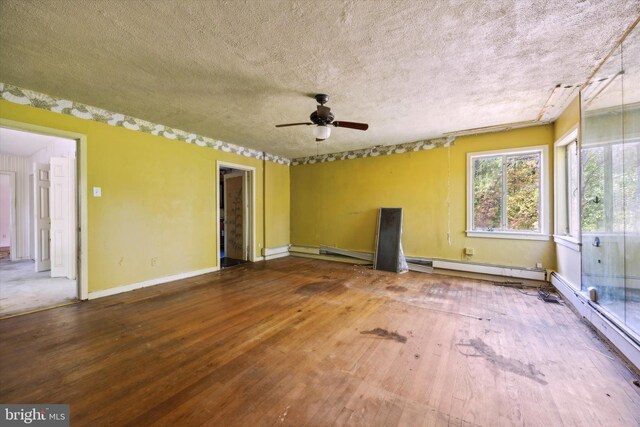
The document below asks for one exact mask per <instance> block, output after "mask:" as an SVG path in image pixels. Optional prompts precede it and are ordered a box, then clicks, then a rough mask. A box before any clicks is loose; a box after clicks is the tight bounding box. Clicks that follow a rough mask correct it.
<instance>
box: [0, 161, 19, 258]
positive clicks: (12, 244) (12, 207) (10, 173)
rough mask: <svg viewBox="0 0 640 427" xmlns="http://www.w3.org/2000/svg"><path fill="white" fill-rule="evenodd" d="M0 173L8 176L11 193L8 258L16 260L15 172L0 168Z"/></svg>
mask: <svg viewBox="0 0 640 427" xmlns="http://www.w3.org/2000/svg"><path fill="white" fill-rule="evenodd" d="M0 175H8V176H9V191H10V192H11V194H10V195H9V239H11V242H9V251H10V252H11V255H10V258H9V259H10V260H11V261H17V260H18V258H17V257H16V236H17V233H16V225H17V224H16V219H17V211H16V173H15V172H13V171H4V170H0Z"/></svg>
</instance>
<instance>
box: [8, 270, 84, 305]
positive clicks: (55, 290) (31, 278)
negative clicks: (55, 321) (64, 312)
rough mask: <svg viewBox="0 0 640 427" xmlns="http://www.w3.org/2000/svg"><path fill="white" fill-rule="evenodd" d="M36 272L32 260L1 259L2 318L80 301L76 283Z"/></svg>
mask: <svg viewBox="0 0 640 427" xmlns="http://www.w3.org/2000/svg"><path fill="white" fill-rule="evenodd" d="M50 274H51V272H50V271H43V272H41V273H36V272H35V266H34V262H33V261H30V260H28V261H14V262H11V261H9V260H7V259H2V260H0V317H5V316H10V315H13V314H18V313H24V312H26V311H31V310H36V309H40V308H46V307H51V306H56V305H60V304H64V303H67V302H70V301H74V300H76V299H77V295H78V291H77V286H76V281H75V280H70V279H67V278H62V277H56V278H52V277H50Z"/></svg>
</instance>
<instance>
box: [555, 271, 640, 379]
mask: <svg viewBox="0 0 640 427" xmlns="http://www.w3.org/2000/svg"><path fill="white" fill-rule="evenodd" d="M551 284H552V285H553V286H554V287H555V288H556V289H557V290H558V291H559V292H560V293H561V294H562V297H563V298H564V300H565V301H568V302H569V303H570V304H571V305H572V306H573V307H574V308H575V310H576V311H577V312H578V313H579V314H580V315H581V316H582V317H584V318H585V320H587V321H588V322H589V324H590V325H591V326H592V327H593V328H594V329H596V330H597V331H598V332H599V333H600V334H602V335H603V336H604V337H605V338H606V339H607V340H609V342H610V343H611V344H612V345H613V346H614V347H615V348H616V349H618V351H619V352H620V353H622V354H623V355H624V357H625V358H626V359H627V360H628V361H629V362H630V363H631V364H633V365H634V366H635V367H636V368H637V369H640V340H639V339H638V338H637V337H634V336H633V334H632V333H631V332H628V331H627V330H625V328H624V327H622V326H621V325H619V324H617V322H616V321H614V320H613V319H611V318H610V317H609V316H608V315H607V314H606V313H605V312H604V311H603V310H602V309H600V308H599V307H598V305H597V304H594V303H593V302H591V301H589V299H588V298H587V297H586V296H585V295H583V294H582V292H580V291H578V290H577V289H575V288H574V287H573V286H571V285H570V284H569V283H567V282H566V281H565V280H564V279H563V278H562V276H560V275H559V274H558V273H556V272H553V273H551Z"/></svg>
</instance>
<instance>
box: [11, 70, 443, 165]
mask: <svg viewBox="0 0 640 427" xmlns="http://www.w3.org/2000/svg"><path fill="white" fill-rule="evenodd" d="M0 98H1V99H4V100H6V101H9V102H13V103H16V104H21V105H31V106H32V107H36V108H41V109H43V110H48V111H52V112H54V113H60V114H67V115H70V116H74V117H77V118H80V119H84V120H93V121H96V122H100V123H105V124H108V125H111V126H117V127H122V128H125V129H129V130H134V131H139V132H145V133H149V134H151V135H156V136H162V137H164V138H167V139H172V140H178V141H184V142H187V143H189V144H196V145H199V146H201V147H209V148H213V149H214V150H222V151H224V152H226V153H234V154H238V155H241V156H245V157H253V158H255V159H259V160H263V159H264V160H268V161H271V162H274V163H278V164H281V165H293V166H297V165H310V164H314V163H324V162H333V161H337V160H351V159H362V158H365V157H377V156H387V155H391V154H402V153H407V152H411V151H423V150H431V149H433V148H438V147H448V146H450V145H453V142H454V140H455V138H454V137H448V138H437V139H430V140H424V141H416V142H409V143H406V144H398V145H386V146H380V147H372V148H364V149H361V150H352V151H344V152H340V153H330V154H321V155H317V156H309V157H300V158H296V159H293V160H289V159H287V158H286V157H282V156H276V155H275V154H270V153H266V152H263V151H259V150H254V149H252V148H246V147H242V146H239V145H235V144H231V143H228V142H224V141H219V140H217V139H213V138H209V137H206V136H200V135H196V134H195V133H190V132H185V131H183V130H179V129H174V128H171V127H168V126H164V125H160V124H155V123H151V122H148V121H146V120H141V119H136V118H134V117H130V116H126V115H124V114H120V113H114V112H111V111H107V110H103V109H102V108H98V107H92V106H90V105H85V104H81V103H79V102H73V101H69V100H66V99H61V98H57V97H54V96H51V95H46V94H43V93H40V92H35V91H32V90H28V89H22V88H19V87H17V86H14V85H11V84H8V83H2V82H0Z"/></svg>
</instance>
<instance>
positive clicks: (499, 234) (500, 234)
mask: <svg viewBox="0 0 640 427" xmlns="http://www.w3.org/2000/svg"><path fill="white" fill-rule="evenodd" d="M466 233H467V237H488V238H490V239H516V240H549V239H550V238H551V236H549V235H548V234H534V233H517V232H509V231H471V230H467V231H466Z"/></svg>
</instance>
